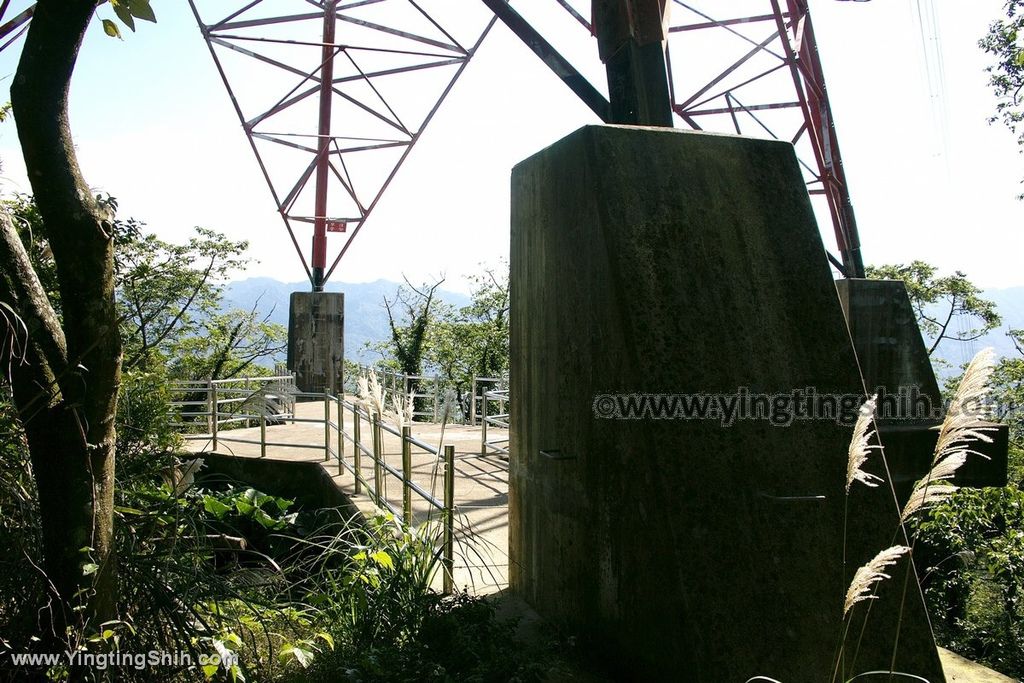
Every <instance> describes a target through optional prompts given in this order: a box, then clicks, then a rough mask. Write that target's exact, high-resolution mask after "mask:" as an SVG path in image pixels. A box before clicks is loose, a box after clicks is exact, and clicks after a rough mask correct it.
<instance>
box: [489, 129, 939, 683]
mask: <svg viewBox="0 0 1024 683" xmlns="http://www.w3.org/2000/svg"><path fill="white" fill-rule="evenodd" d="M511 266H512V281H511V285H512V310H511V316H512V325H511V330H512V338H511V354H512V367H511V413H512V429H511V431H510V437H511V462H510V491H509V501H510V502H509V514H510V539H509V540H510V544H509V545H510V579H511V584H512V588H513V590H514V591H516V592H518V593H520V594H521V595H522V596H523V597H524V598H525V599H526V601H527V602H528V603H529V604H531V605H532V606H533V607H534V608H535V609H537V610H538V612H540V613H541V614H542V615H544V616H546V617H548V618H550V619H554V620H555V621H558V622H561V623H563V624H564V625H566V627H568V628H570V629H572V630H574V631H576V632H577V633H579V634H581V635H582V636H584V637H586V638H588V639H590V640H592V642H593V643H595V644H597V645H598V646H599V648H598V651H599V652H602V653H604V654H605V656H606V657H607V661H606V664H609V665H610V666H612V667H613V668H614V669H615V670H616V672H617V673H618V674H619V675H620V676H623V677H625V678H628V679H632V680H645V679H646V680H669V679H673V680H688V681H716V682H717V681H744V680H747V679H748V678H750V677H752V676H757V675H763V676H770V677H772V678H776V679H779V680H782V681H811V680H831V678H832V671H833V668H832V667H833V666H834V663H835V656H836V654H837V643H838V641H839V635H840V633H841V632H842V629H843V620H842V607H843V597H844V595H845V592H846V589H847V585H848V583H849V580H850V578H851V577H852V575H853V572H854V570H855V569H856V568H857V567H859V566H860V565H862V564H864V563H865V562H866V561H867V560H869V559H870V558H871V557H873V556H874V555H875V554H876V553H877V552H878V551H879V550H881V549H883V548H886V547H888V546H890V545H892V544H893V539H894V538H898V539H902V538H903V536H902V531H901V528H900V527H899V525H898V512H897V510H896V504H895V501H894V496H893V492H892V489H891V488H889V487H888V486H883V487H879V488H878V489H867V488H863V490H859V489H858V490H856V491H855V495H854V496H852V497H851V499H850V501H849V506H848V507H847V505H846V498H845V494H844V490H845V474H846V460H847V449H848V446H849V441H850V436H851V432H852V428H851V427H852V423H851V424H841V423H840V421H837V420H835V419H797V420H794V421H793V422H792V424H791V425H789V426H773V425H772V424H771V423H770V422H769V421H767V420H756V419H747V420H736V421H735V422H733V423H732V424H731V425H726V424H724V423H723V422H724V421H723V420H722V419H721V416H715V417H712V418H710V419H650V418H642V419H616V418H615V417H614V416H613V415H612V413H615V412H616V411H617V410H619V409H620V408H621V407H622V406H621V404H617V403H616V401H617V398H616V397H619V396H629V395H645V394H686V395H698V394H699V395H724V396H729V395H732V396H736V395H738V394H739V393H741V392H744V391H745V392H747V393H748V394H763V395H769V396H774V395H782V394H789V393H791V392H792V391H793V390H794V389H803V388H806V387H813V388H814V389H815V390H816V392H817V393H818V394H819V395H823V394H828V395H857V396H858V397H860V396H863V393H864V387H863V384H862V381H861V377H860V374H859V371H858V367H857V360H856V356H855V354H854V350H853V346H852V344H851V341H850V335H849V332H848V330H847V327H846V322H845V320H844V318H843V312H842V309H841V308H840V305H839V301H838V298H837V296H836V290H835V285H834V284H833V281H832V277H831V274H830V272H829V268H828V265H827V263H826V259H825V255H824V250H823V246H822V243H821V239H820V237H819V234H818V230H817V227H816V225H815V221H814V216H813V212H812V209H811V206H810V202H809V199H808V196H807V191H806V187H805V185H804V183H803V180H802V178H801V175H800V170H799V167H798V164H797V161H796V157H795V155H794V152H793V149H792V147H791V146H790V145H788V144H784V143H779V142H772V141H758V140H751V139H742V138H736V137H732V136H716V135H706V134H696V133H689V132H682V131H675V130H669V129H645V128H629V127H620V126H588V127H585V128H582V129H580V130H578V131H577V132H575V133H573V134H571V135H569V136H568V137H566V138H564V139H562V140H561V141H559V142H557V143H556V144H554V145H552V146H551V147H549V148H547V149H545V150H543V151H541V152H539V153H538V154H536V155H534V156H533V157H530V158H529V159H527V160H526V161H524V162H522V163H521V164H519V165H518V166H517V167H516V168H515V170H514V171H513V176H512V247H511ZM608 401H612V403H610V404H609V403H608ZM609 407H610V408H611V412H609ZM854 412H855V411H854ZM854 416H855V415H854ZM872 467H873V468H877V469H878V470H879V471H881V472H884V469H885V468H884V466H883V465H882V463H881V462H880V461H879V460H878V459H877V458H876V461H875V462H873V463H872ZM844 525H845V526H846V527H847V530H848V533H846V534H845V535H846V536H847V543H846V547H845V564H844V543H843V538H844ZM891 569H892V571H891V574H892V576H893V577H894V579H893V580H892V581H890V582H887V583H886V584H884V585H883V586H882V588H881V590H880V591H879V599H878V600H872V601H870V603H872V609H871V610H870V612H869V611H868V610H867V609H866V608H865V609H862V608H863V607H864V606H863V605H861V606H858V607H857V608H855V611H854V612H853V619H854V621H853V626H852V628H851V631H853V632H854V633H859V632H860V630H861V624H863V623H864V622H865V619H866V620H867V627H866V628H865V629H864V633H865V637H864V639H863V642H862V643H861V645H860V646H859V654H858V656H857V658H856V661H853V658H852V657H851V656H847V657H846V658H845V659H844V665H843V668H844V674H842V675H840V677H839V680H846V679H847V678H849V677H850V675H852V674H853V673H854V672H856V671H867V670H871V669H878V668H885V667H888V665H889V660H890V655H891V646H892V643H893V642H894V641H895V637H896V628H897V627H896V622H897V614H898V612H899V609H898V608H899V604H900V600H901V594H902V593H903V589H904V585H906V586H907V590H906V595H905V597H904V609H903V610H902V627H901V631H900V636H899V650H898V653H897V658H896V663H897V670H898V671H905V672H909V673H914V674H916V675H919V676H923V677H925V678H927V679H928V680H930V681H932V682H933V683H937V682H939V681H943V680H944V679H943V675H942V672H941V668H940V664H939V661H938V657H937V655H936V651H935V646H934V642H933V639H932V635H931V630H930V628H929V624H928V619H927V616H926V614H925V611H924V606H923V599H922V596H921V593H920V589H919V587H918V584H917V581H916V578H915V577H914V576H913V574H912V567H911V566H910V564H909V562H907V561H902V562H901V563H900V564H898V565H897V566H895V567H893V568H891ZM905 578H906V579H907V581H906V584H905V583H904V579H905ZM856 640H858V638H857V637H856V636H855V637H853V638H852V639H851V642H853V641H856ZM853 647H855V645H851V648H853Z"/></svg>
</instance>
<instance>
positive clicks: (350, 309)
mask: <svg viewBox="0 0 1024 683" xmlns="http://www.w3.org/2000/svg"><path fill="white" fill-rule="evenodd" d="M399 284H400V283H398V282H392V281H390V280H376V281H375V282H328V283H327V286H326V290H327V291H328V292H344V293H345V358H346V359H348V360H354V361H357V362H360V363H364V362H367V361H371V360H377V358H375V357H373V356H372V355H371V354H369V353H368V352H367V351H366V349H365V347H366V344H367V342H371V343H372V342H378V341H381V340H384V339H387V338H389V337H390V336H391V330H390V328H389V327H388V314H387V311H385V310H384V297H385V296H387V297H388V299H394V298H395V292H396V291H398V287H399ZM308 291H309V282H280V281H278V280H274V279H272V278H267V277H256V278H249V279H246V280H237V281H235V282H229V283H228V285H227V287H226V288H225V299H226V303H227V305H228V307H229V308H243V309H245V310H250V309H252V308H253V306H255V307H256V308H257V309H258V310H259V312H260V313H262V314H263V315H264V316H267V315H269V317H270V321H271V322H275V323H280V324H281V325H284V326H285V327H287V326H288V299H289V297H290V296H291V293H292V292H308ZM436 296H437V297H438V298H439V299H440V300H441V301H444V302H446V303H449V304H451V305H453V306H455V307H457V308H458V307H461V306H465V305H467V304H468V303H469V301H470V299H469V297H468V296H466V295H465V294H460V293H458V292H450V291H447V290H443V289H439V290H438V291H437V292H436ZM281 360H283V358H282V359H281Z"/></svg>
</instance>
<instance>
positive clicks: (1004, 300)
mask: <svg viewBox="0 0 1024 683" xmlns="http://www.w3.org/2000/svg"><path fill="white" fill-rule="evenodd" d="M398 286H399V283H398V282H393V281H391V280H376V281H375V282H359V283H352V282H331V283H328V285H327V291H330V292H344V293H345V356H346V357H347V358H348V359H350V360H356V361H358V362H367V361H371V360H376V359H375V358H373V357H372V356H371V354H369V353H367V351H366V350H365V346H366V344H367V342H371V343H372V342H377V341H381V340H383V339H387V338H388V337H389V336H390V330H389V328H388V316H387V312H386V311H385V310H384V304H383V302H384V297H385V296H387V297H388V298H394V296H395V292H396V291H397V290H398ZM305 291H309V283H308V282H290V283H289V282H279V281H277V280H274V279H271V278H266V277H257V278H249V279H247V280H238V281H236V282H231V283H228V285H227V287H226V291H225V296H226V299H227V303H228V304H229V306H230V307H238V308H244V309H247V310H248V309H251V308H252V307H253V306H256V307H257V308H258V310H259V311H260V312H261V313H262V314H263V315H268V314H269V316H270V320H271V321H273V322H276V323H280V324H282V325H285V326H287V325H288V297H289V296H290V295H291V293H292V292H305ZM437 296H438V297H439V298H440V299H441V300H442V301H445V302H447V303H449V304H451V305H453V306H455V307H461V306H465V305H467V304H468V303H469V301H470V299H469V297H468V296H466V295H465V294H461V293H459V292H451V291H448V290H443V289H441V290H438V292H437ZM983 296H984V297H985V298H987V299H990V300H992V301H994V302H995V304H996V307H997V310H998V311H999V314H1000V315H1001V316H1002V317H1003V325H1002V326H1001V327H1000V328H999V329H997V330H995V331H994V332H991V333H989V334H988V335H986V336H985V337H983V338H982V339H979V340H977V341H975V342H972V343H970V344H956V343H950V342H944V343H943V344H941V345H940V346H939V348H938V349H937V350H936V354H935V355H936V356H937V357H938V358H939V359H941V360H944V361H946V362H947V364H948V366H949V367H948V368H947V369H943V368H942V367H941V364H936V371H937V372H938V373H939V374H940V375H948V374H951V373H952V372H955V369H956V368H958V367H960V366H961V365H962V364H963V363H964V362H966V361H967V360H970V357H971V356H972V355H973V354H974V353H975V352H976V351H978V350H980V349H983V348H985V347H986V346H992V347H994V348H995V350H996V353H998V354H999V355H1001V356H1011V355H1014V354H1015V353H1016V350H1015V349H1014V348H1013V344H1012V343H1011V341H1010V339H1009V338H1008V337H1007V336H1006V330H1007V329H1008V328H1015V329H1022V328H1024V287H1010V288H1007V289H991V290H988V291H986V292H985V293H984V294H983ZM954 324H955V323H954ZM954 329H955V328H954Z"/></svg>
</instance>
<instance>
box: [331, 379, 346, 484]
mask: <svg viewBox="0 0 1024 683" xmlns="http://www.w3.org/2000/svg"><path fill="white" fill-rule="evenodd" d="M342 395H344V394H342ZM334 400H335V402H336V403H337V407H338V476H339V477H340V476H341V475H343V474H345V437H344V434H345V406H344V405H343V404H342V402H341V397H340V396H339V397H337V398H335V399H334Z"/></svg>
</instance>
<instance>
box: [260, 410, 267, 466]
mask: <svg viewBox="0 0 1024 683" xmlns="http://www.w3.org/2000/svg"><path fill="white" fill-rule="evenodd" d="M260 457H261V458H265V457H267V406H266V405H262V406H260Z"/></svg>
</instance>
